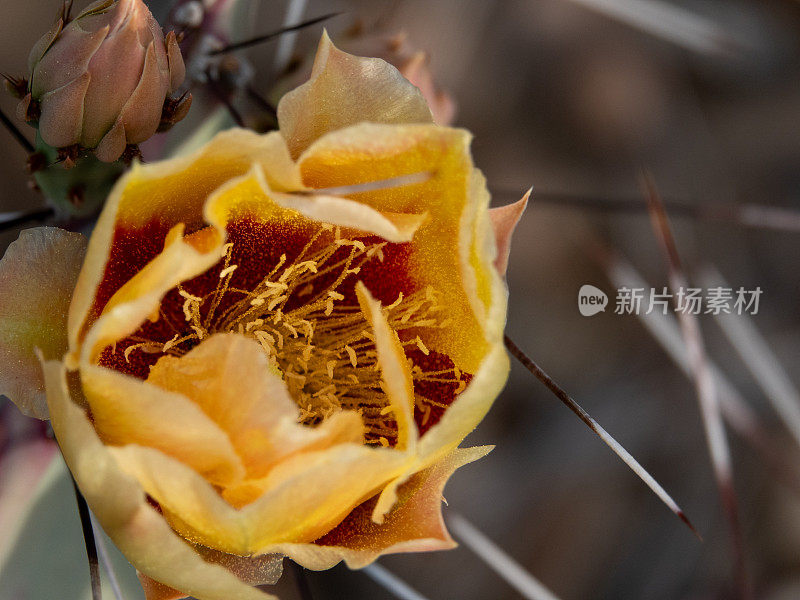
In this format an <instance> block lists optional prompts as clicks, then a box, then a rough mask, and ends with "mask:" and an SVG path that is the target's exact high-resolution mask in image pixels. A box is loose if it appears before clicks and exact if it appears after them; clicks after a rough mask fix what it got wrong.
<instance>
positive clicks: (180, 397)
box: [81, 366, 245, 485]
mask: <svg viewBox="0 0 800 600" xmlns="http://www.w3.org/2000/svg"><path fill="white" fill-rule="evenodd" d="M81 381H82V383H83V391H84V394H85V395H86V400H87V401H88V403H89V407H90V408H91V411H92V421H93V423H94V427H95V430H96V431H97V433H98V434H99V435H100V437H101V439H102V440H103V441H104V442H105V443H106V444H112V445H115V446H120V445H124V444H140V445H143V446H150V447H153V448H158V449H159V450H161V451H162V452H165V453H167V454H169V455H170V456H173V457H174V458H176V459H178V460H180V461H182V462H184V463H185V464H187V465H189V466H191V467H192V468H193V469H195V470H196V471H197V472H198V473H201V474H202V475H203V476H204V477H205V478H206V479H208V480H209V481H212V482H214V483H216V484H217V485H229V484H232V483H234V482H236V481H239V480H241V479H242V478H243V477H244V475H245V467H244V465H243V464H242V460H241V459H240V457H239V455H238V454H237V453H236V450H235V449H234V445H233V444H232V443H231V440H230V439H229V438H228V435H227V433H226V432H225V431H223V430H222V429H221V428H220V427H219V426H218V425H217V424H216V423H215V422H214V421H213V420H212V419H210V418H209V417H208V416H207V415H206V414H205V413H204V412H203V411H202V410H201V407H199V406H198V405H197V404H195V403H194V402H193V401H192V400H190V399H189V398H188V397H187V396H186V395H184V394H181V393H177V392H176V391H167V390H165V389H161V388H160V387H158V386H157V385H153V384H152V383H148V382H144V381H141V380H139V379H136V378H134V377H131V376H129V375H123V374H122V373H118V372H116V371H112V370H111V369H106V368H103V367H96V366H86V367H84V368H83V369H82V370H81Z"/></svg>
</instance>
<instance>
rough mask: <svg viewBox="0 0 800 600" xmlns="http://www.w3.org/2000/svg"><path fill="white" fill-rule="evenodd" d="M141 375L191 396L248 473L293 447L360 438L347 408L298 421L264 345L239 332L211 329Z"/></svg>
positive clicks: (259, 472)
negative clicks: (313, 423) (311, 421)
mask: <svg viewBox="0 0 800 600" xmlns="http://www.w3.org/2000/svg"><path fill="white" fill-rule="evenodd" d="M147 381H148V383H150V384H152V385H153V386H158V387H159V388H162V389H164V390H171V391H173V392H175V393H178V392H180V393H181V394H182V395H185V396H188V397H189V398H191V399H192V401H193V402H194V403H195V405H196V406H197V407H199V408H200V409H202V411H203V412H204V413H205V414H206V415H208V417H209V418H210V419H212V420H213V421H214V422H215V423H217V424H218V425H219V427H221V428H222V429H223V430H224V431H225V432H227V433H228V435H229V436H230V440H231V441H232V443H233V446H234V447H235V448H236V451H237V452H238V454H239V456H241V457H242V460H243V462H244V465H245V467H246V468H247V474H248V477H251V478H261V477H265V476H266V475H267V473H268V472H269V470H270V469H271V468H272V467H273V466H274V465H275V464H276V463H277V462H278V461H280V460H283V459H285V458H286V457H288V456H289V455H292V454H295V453H297V452H301V451H310V450H319V449H322V448H326V447H328V446H331V445H334V444H338V443H344V442H352V443H361V442H362V440H363V426H362V422H361V417H360V416H359V415H358V414H357V413H355V412H352V411H350V412H341V413H337V415H335V418H331V419H328V420H326V421H325V422H324V423H322V424H320V425H319V426H318V427H315V428H309V427H305V426H303V425H301V424H300V423H299V414H300V413H299V410H298V408H297V405H296V404H295V403H294V401H293V400H292V399H291V397H290V396H289V392H288V390H287V389H286V385H285V384H284V383H283V381H282V380H281V378H280V377H279V376H278V375H277V374H276V373H274V372H273V370H272V369H271V368H270V366H269V364H268V362H267V357H266V355H265V354H264V351H263V350H262V349H261V347H260V345H259V344H258V343H257V342H255V341H254V340H252V339H248V338H246V337H244V336H242V335H238V334H233V333H228V334H217V335H212V336H211V337H209V338H207V339H206V340H204V341H203V342H201V343H200V344H199V345H198V346H197V347H196V348H194V349H193V350H191V351H190V352H189V353H188V354H186V355H184V356H182V357H180V358H175V357H170V356H168V357H164V358H162V359H160V360H159V361H158V362H157V363H156V364H155V366H154V367H153V368H152V369H151V371H150V375H149V377H148V379H147ZM146 445H150V446H153V445H154V444H146ZM168 454H170V455H172V456H175V455H174V454H173V453H171V452H168ZM176 458H177V457H176ZM183 462H186V461H183ZM187 464H189V463H187ZM253 499H254V498H252V499H251V500H253Z"/></svg>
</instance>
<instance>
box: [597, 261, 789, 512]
mask: <svg viewBox="0 0 800 600" xmlns="http://www.w3.org/2000/svg"><path fill="white" fill-rule="evenodd" d="M593 250H595V251H596V252H595V254H596V255H597V256H598V257H599V259H600V263H601V265H602V266H603V268H604V269H605V271H606V273H607V274H608V278H609V280H610V281H611V283H613V284H614V285H615V286H617V288H623V287H627V288H630V289H645V288H647V287H649V285H648V283H647V282H646V281H645V280H644V279H643V278H642V276H641V275H640V274H639V273H638V272H637V271H636V269H635V268H634V267H633V265H631V264H630V263H629V262H628V261H627V260H625V259H623V258H622V257H621V256H619V255H618V254H616V253H615V252H612V251H610V250H608V249H606V248H604V247H602V246H600V247H598V246H595V247H594V248H593ZM636 316H637V317H638V319H639V321H640V322H641V323H642V325H644V327H645V329H646V330H647V331H648V332H649V333H650V335H651V336H653V339H654V340H656V342H658V344H659V345H660V346H661V348H662V349H663V350H664V351H665V352H666V353H667V355H668V356H669V357H670V358H671V359H672V361H673V362H674V363H675V364H676V365H677V366H678V368H680V369H681V371H682V372H683V374H684V375H686V377H687V378H689V380H690V381H691V380H692V365H691V364H690V363H689V358H688V356H687V354H686V345H685V344H684V342H683V337H681V331H680V327H679V326H678V323H677V321H676V320H675V317H673V316H671V315H666V314H664V313H662V312H660V311H657V310H654V311H652V312H650V313H649V314H648V313H646V312H645V311H641V312H637V313H636ZM708 368H709V369H711V372H712V374H713V375H714V379H715V381H716V382H717V387H718V389H719V402H720V409H721V410H722V414H723V416H724V417H725V420H726V421H727V423H728V424H729V425H730V426H731V428H732V429H733V430H734V431H735V432H736V433H737V434H738V435H739V436H740V437H741V438H742V439H743V440H744V441H745V442H747V443H748V444H750V446H751V447H752V448H753V449H754V450H756V451H757V452H758V453H759V454H760V455H761V458H762V459H763V460H764V462H765V464H766V465H767V467H768V468H770V469H771V470H772V471H773V473H774V474H775V475H776V476H777V477H779V478H780V479H781V480H782V481H783V482H784V484H785V485H787V486H788V487H789V488H790V489H791V490H792V491H793V492H794V493H795V494H797V495H798V496H800V477H798V472H797V471H798V470H797V467H796V465H797V464H798V461H797V458H796V457H795V456H787V449H786V448H784V447H783V446H782V445H781V444H780V443H776V442H779V441H778V440H776V439H775V436H774V435H772V434H771V433H770V432H768V431H767V430H766V429H765V428H764V427H762V425H761V423H760V422H759V419H758V416H757V415H756V413H755V412H754V411H753V409H752V408H750V406H749V405H748V404H747V402H745V399H744V398H743V397H742V395H741V394H740V393H739V391H738V390H737V389H736V388H735V387H734V386H733V384H732V383H731V382H730V380H729V379H728V378H727V377H726V376H725V374H724V373H723V372H722V371H721V370H720V369H719V367H717V366H716V365H715V364H714V363H713V362H712V361H711V360H710V359H709V360H708Z"/></svg>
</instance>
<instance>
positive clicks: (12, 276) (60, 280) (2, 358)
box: [0, 227, 86, 419]
mask: <svg viewBox="0 0 800 600" xmlns="http://www.w3.org/2000/svg"><path fill="white" fill-rule="evenodd" d="M85 252H86V238H85V237H83V236H82V235H80V234H79V233H71V232H68V231H64V230H63V229H57V228H54V227H37V228H35V229H27V230H25V231H23V232H22V233H20V236H19V239H17V241H15V242H12V243H11V245H10V246H9V247H8V249H7V250H6V253H5V255H4V256H3V258H2V259H0V394H2V395H5V396H8V397H9V398H10V399H11V400H12V401H13V402H14V403H15V404H16V405H17V406H18V407H19V408H20V410H21V411H22V412H23V413H25V414H26V415H29V416H33V417H37V418H39V419H46V418H47V403H46V400H45V396H44V380H43V378H42V371H41V366H40V365H39V361H38V359H37V358H36V355H35V353H34V348H39V349H40V350H41V351H42V352H43V353H44V355H45V356H46V357H47V358H61V356H62V355H63V354H64V352H66V350H67V310H68V307H69V302H70V298H71V296H72V291H73V289H74V287H75V281H76V280H77V278H78V271H79V270H80V266H81V262H82V260H83V256H84V253H85Z"/></svg>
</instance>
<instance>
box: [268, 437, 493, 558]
mask: <svg viewBox="0 0 800 600" xmlns="http://www.w3.org/2000/svg"><path fill="white" fill-rule="evenodd" d="M491 449H492V448H491V447H490V446H483V447H476V448H459V449H457V450H455V451H453V452H451V453H450V454H449V455H447V456H445V457H443V458H442V459H441V460H440V461H439V462H437V463H436V464H435V465H434V466H432V467H430V468H429V469H426V470H424V471H420V472H419V473H417V474H416V475H414V476H413V477H411V479H409V480H408V481H407V482H406V483H405V484H403V485H402V486H401V487H400V488H399V490H398V498H399V499H398V502H397V505H396V506H395V508H394V509H393V510H392V512H390V513H389V514H388V515H387V517H386V520H385V521H384V523H383V524H377V523H375V522H374V521H373V520H372V518H371V515H372V512H373V510H374V506H375V503H376V500H377V498H372V499H370V500H369V501H367V502H364V503H363V504H362V505H361V506H359V507H358V508H356V509H355V510H353V511H352V512H351V513H350V514H349V515H348V516H347V518H346V519H345V520H344V521H343V522H342V523H341V524H340V525H339V526H338V527H336V528H335V529H334V530H332V531H331V532H330V533H328V534H327V535H325V536H324V537H322V538H320V539H318V540H316V542H314V543H313V544H277V545H275V546H273V547H270V548H267V549H265V551H267V550H268V551H270V552H280V553H283V554H286V556H288V557H289V558H291V559H292V560H294V561H295V562H297V563H299V564H301V565H303V566H304V567H306V568H307V569H314V570H323V569H329V568H331V567H332V566H333V565H335V564H336V563H338V562H339V561H341V560H344V561H345V563H347V566H348V567H350V568H351V569H360V568H362V567H365V566H367V565H368V564H370V563H372V562H373V561H375V560H376V559H377V558H378V557H380V556H382V555H384V554H397V553H402V552H426V551H432V550H448V549H450V548H454V547H455V545H456V544H455V542H453V540H452V538H451V537H450V535H449V534H448V533H447V529H446V527H445V525H444V521H443V519H442V491H443V489H444V486H445V484H446V483H447V480H448V479H449V478H450V476H451V475H452V474H453V472H454V471H455V470H456V469H458V468H459V467H462V466H463V465H465V464H468V463H470V462H473V461H475V460H478V459H479V458H481V457H483V456H485V455H486V454H487V453H488V452H490V451H491Z"/></svg>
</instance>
